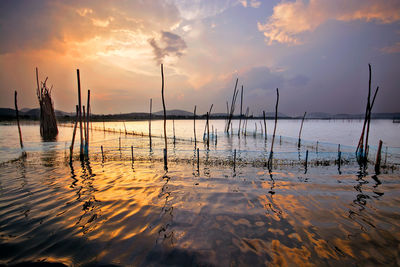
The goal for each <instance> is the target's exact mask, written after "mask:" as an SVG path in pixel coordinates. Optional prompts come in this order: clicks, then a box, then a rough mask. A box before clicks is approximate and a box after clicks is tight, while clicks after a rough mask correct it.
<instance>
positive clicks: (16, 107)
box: [14, 91, 26, 157]
mask: <svg viewBox="0 0 400 267" xmlns="http://www.w3.org/2000/svg"><path fill="white" fill-rule="evenodd" d="M14 102H15V113H16V116H17V125H18V134H19V144H20V145H21V149H22V156H23V157H25V156H26V152H25V151H24V143H23V142H22V133H21V126H20V125H19V113H18V104H17V91H15V94H14Z"/></svg>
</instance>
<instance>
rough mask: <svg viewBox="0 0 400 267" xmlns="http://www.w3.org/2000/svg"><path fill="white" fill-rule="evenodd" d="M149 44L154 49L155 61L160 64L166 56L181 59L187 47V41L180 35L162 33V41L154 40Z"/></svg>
mask: <svg viewBox="0 0 400 267" xmlns="http://www.w3.org/2000/svg"><path fill="white" fill-rule="evenodd" d="M149 44H150V45H151V46H152V47H153V52H154V59H155V60H156V61H157V63H158V64H160V63H162V62H163V59H164V58H165V57H166V56H173V57H181V56H182V55H183V54H184V52H185V50H186V48H187V46H186V43H185V40H183V39H182V38H181V37H180V36H179V35H177V34H174V33H172V32H165V31H163V32H161V40H160V41H159V42H158V43H157V41H156V40H155V39H154V38H152V39H150V40H149Z"/></svg>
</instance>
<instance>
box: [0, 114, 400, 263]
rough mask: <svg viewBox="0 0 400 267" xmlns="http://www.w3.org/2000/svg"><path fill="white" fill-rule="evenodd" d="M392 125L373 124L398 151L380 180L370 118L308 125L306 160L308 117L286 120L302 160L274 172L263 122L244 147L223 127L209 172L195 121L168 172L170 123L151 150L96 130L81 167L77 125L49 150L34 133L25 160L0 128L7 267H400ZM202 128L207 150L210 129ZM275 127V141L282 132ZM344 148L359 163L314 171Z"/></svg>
mask: <svg viewBox="0 0 400 267" xmlns="http://www.w3.org/2000/svg"><path fill="white" fill-rule="evenodd" d="M389 122H390V121H373V124H372V132H371V138H370V142H371V144H375V143H377V141H378V139H382V140H383V141H384V143H385V146H388V147H389V148H388V150H389V151H390V153H389V159H388V162H390V164H391V166H392V167H391V168H385V169H383V170H382V173H381V174H378V175H376V174H375V172H374V170H373V166H371V164H370V165H369V167H368V169H367V170H366V171H363V170H360V168H359V167H358V165H357V164H356V163H355V162H354V161H351V157H353V156H354V146H355V143H357V141H358V140H357V139H358V135H359V132H360V131H361V130H360V129H361V126H360V125H361V122H359V121H306V122H305V124H304V129H303V135H302V137H303V141H302V147H301V149H300V151H298V150H297V143H296V142H297V134H298V128H299V121H279V122H278V123H279V124H278V127H279V128H278V133H279V135H282V140H281V142H279V141H280V140H279V137H277V139H276V140H275V142H276V143H275V146H274V147H275V148H274V150H275V151H276V153H275V154H274V156H275V155H276V157H277V158H278V159H279V158H282V160H283V159H284V158H285V157H288V156H289V158H290V160H288V161H287V162H286V163H285V164H280V163H279V161H278V162H276V164H275V165H274V169H273V171H272V172H269V171H268V170H267V169H266V168H265V167H264V164H263V163H264V162H265V158H266V157H267V156H268V152H269V148H270V142H271V137H270V136H268V140H267V142H265V140H264V137H262V136H261V134H260V133H258V135H256V137H254V135H253V131H254V122H253V121H249V122H248V136H247V137H243V136H242V137H241V139H240V140H239V139H238V137H237V136H233V137H232V136H226V135H225V134H223V133H222V131H221V130H223V126H224V122H223V121H213V122H212V124H213V125H214V127H215V128H218V137H217V145H215V142H211V143H212V144H210V149H209V150H207V149H206V147H205V144H204V143H199V144H198V147H199V148H200V155H199V156H200V157H199V160H200V162H199V163H200V164H199V166H197V159H196V157H197V155H196V153H195V151H194V144H193V143H192V142H191V141H190V138H193V124H192V123H193V122H192V121H175V131H176V136H177V140H176V142H175V145H174V142H173V140H172V139H169V143H168V146H169V148H168V160H169V161H168V171H165V170H164V164H163V161H162V158H163V157H162V156H163V155H162V149H163V146H164V144H163V142H164V140H163V139H162V138H160V137H158V136H159V135H160V134H161V133H162V122H161V121H156V122H153V129H152V132H153V134H154V135H155V136H156V137H153V149H152V150H151V151H150V149H149V140H148V137H141V136H132V135H127V136H125V134H124V133H122V134H121V135H120V134H119V129H122V132H124V126H123V123H122V122H115V123H114V122H113V123H111V122H110V123H106V128H114V129H118V130H117V131H118V132H117V133H103V132H101V131H95V130H93V131H91V132H90V134H91V140H92V144H91V148H90V153H91V154H90V158H89V160H88V161H84V162H80V161H79V160H77V156H78V155H77V154H75V156H76V157H75V160H74V161H73V163H72V164H70V163H69V154H68V151H67V150H66V149H65V148H66V147H67V148H68V147H69V144H70V139H71V132H72V128H70V127H60V135H59V136H58V139H57V141H55V142H42V141H41V140H40V136H39V127H38V125H35V124H33V125H24V126H23V127H22V132H23V135H24V140H25V143H24V144H25V148H26V151H27V152H28V157H27V158H25V159H19V160H16V161H9V160H10V159H14V158H17V157H18V156H19V155H20V150H19V149H18V146H19V140H18V136H17V130H16V127H15V125H3V126H0V133H1V136H2V139H1V141H0V142H1V143H0V147H1V151H2V153H1V157H2V158H1V160H2V161H3V163H2V164H1V165H0V263H3V264H16V263H21V262H34V261H47V262H58V263H63V264H65V265H84V264H113V265H121V266H126V265H134V266H136V265H139V266H148V265H150V266H151V265H152V266H159V265H175V266H197V265H215V266H230V265H232V266H245V265H269V264H270V265H291V266H294V265H335V264H345V265H400V234H399V233H400V180H399V178H400V175H399V173H400V172H399V170H398V167H397V166H398V164H399V162H400V161H399V160H398V159H399V157H398V152H397V151H398V150H397V149H398V147H399V140H398V138H397V136H399V135H398V134H397V133H398V131H399V126H398V125H397V124H391V122H390V123H389ZM235 123H236V122H235ZM251 125H253V127H252V128H250V126H251ZM168 126H169V129H168V130H169V134H168V136H171V135H172V123H171V122H168ZM196 126H197V127H198V128H197V129H198V132H197V133H198V137H197V138H198V140H200V141H201V142H203V138H202V133H203V130H204V122H198V124H197V125H196ZM257 126H258V130H260V128H259V125H257ZM378 126H379V127H378ZM93 127H98V128H102V127H103V124H102V123H93ZM235 127H236V126H235ZM267 127H269V128H268V131H269V132H271V130H272V129H271V128H272V123H271V122H268V125H267ZM126 128H127V130H128V131H132V130H135V131H136V132H138V133H140V132H143V133H144V134H147V131H148V123H147V122H126ZM334 131H337V133H336V134H335V132H334ZM353 131H357V132H356V133H353ZM78 137H79V135H78ZM120 138H121V139H120ZM77 140H78V141H79V138H77ZM120 140H121V149H120V148H119V144H120ZM213 140H215V139H212V141H213ZM316 140H319V142H320V143H319V150H320V151H319V152H318V153H316V152H315V149H316V147H315V146H316ZM78 143H79V142H78ZM338 143H341V144H342V147H343V150H344V154H345V155H347V156H348V158H349V162H347V163H344V164H343V165H342V167H341V169H340V170H339V169H338V166H337V165H335V164H334V160H333V161H331V164H327V165H324V166H321V165H318V166H317V165H316V164H315V163H313V164H311V165H310V166H309V168H308V170H307V172H305V167H304V164H303V160H304V151H305V150H306V149H309V150H310V157H311V155H313V156H315V157H317V158H319V159H325V158H328V159H330V157H333V158H335V157H336V155H337V144H338ZM78 145H79V144H77V145H76V147H75V152H77V151H78V150H79V147H78ZM100 145H103V148H104V155H103V157H102V156H101V152H100ZM131 146H133V148H134V161H133V162H132V158H131V150H130V149H131ZM234 149H236V150H237V165H236V166H235V168H233V166H232V160H233V150H234ZM311 151H314V152H312V153H311ZM345 151H348V154H346V152H345ZM6 152H7V153H6ZM371 153H372V152H371ZM299 156H300V160H299V158H298V157H299ZM370 158H371V159H373V158H374V155H371V157H370ZM258 162H259V163H260V164H257V163H258ZM299 162H300V163H299Z"/></svg>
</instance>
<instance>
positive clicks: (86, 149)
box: [85, 90, 90, 156]
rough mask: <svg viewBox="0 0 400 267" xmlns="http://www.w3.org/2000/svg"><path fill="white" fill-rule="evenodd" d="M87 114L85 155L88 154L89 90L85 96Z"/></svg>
mask: <svg viewBox="0 0 400 267" xmlns="http://www.w3.org/2000/svg"><path fill="white" fill-rule="evenodd" d="M86 107H87V116H86V123H87V125H86V148H85V152H86V155H87V156H88V155H89V135H90V132H89V123H90V90H88V98H87V106H86Z"/></svg>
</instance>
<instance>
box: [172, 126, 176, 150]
mask: <svg viewBox="0 0 400 267" xmlns="http://www.w3.org/2000/svg"><path fill="white" fill-rule="evenodd" d="M172 132H173V134H174V145H175V143H176V137H175V120H172Z"/></svg>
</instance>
